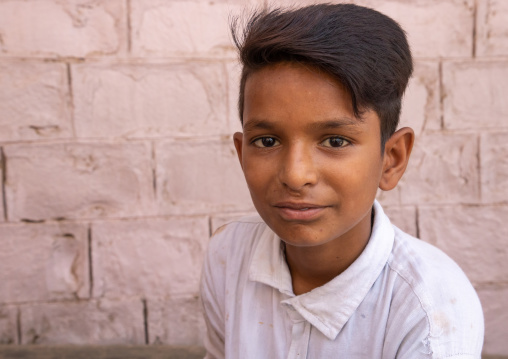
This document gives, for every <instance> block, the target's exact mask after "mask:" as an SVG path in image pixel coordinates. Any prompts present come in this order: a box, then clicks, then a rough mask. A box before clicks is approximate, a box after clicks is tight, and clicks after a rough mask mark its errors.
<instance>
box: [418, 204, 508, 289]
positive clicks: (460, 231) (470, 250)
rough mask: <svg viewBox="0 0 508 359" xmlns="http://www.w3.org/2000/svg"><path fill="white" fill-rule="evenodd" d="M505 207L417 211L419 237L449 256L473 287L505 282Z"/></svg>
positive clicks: (507, 232) (507, 265) (507, 273)
mask: <svg viewBox="0 0 508 359" xmlns="http://www.w3.org/2000/svg"><path fill="white" fill-rule="evenodd" d="M507 218H508V206H485V207H483V206H471V207H470V206H465V207H458V206H449V207H436V208H434V207H433V208H420V210H419V224H420V236H421V238H422V239H423V240H425V241H427V242H430V243H432V244H435V245H436V246H438V247H439V248H441V249H442V250H444V251H445V252H446V253H447V254H448V255H450V256H451V257H452V258H453V259H454V260H455V261H456V262H457V263H458V264H459V265H460V267H461V268H462V269H463V270H464V272H465V273H466V274H467V276H468V277H469V279H470V280H471V281H472V282H473V283H476V284H477V283H494V282H506V281H508V262H507V261H506V258H507V256H508V249H507V248H506V238H507V236H508V227H507V226H506V219H507Z"/></svg>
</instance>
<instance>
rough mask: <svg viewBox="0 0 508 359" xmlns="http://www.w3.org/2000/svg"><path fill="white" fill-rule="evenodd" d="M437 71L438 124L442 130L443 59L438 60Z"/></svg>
mask: <svg viewBox="0 0 508 359" xmlns="http://www.w3.org/2000/svg"><path fill="white" fill-rule="evenodd" d="M438 73H439V112H440V126H441V130H444V128H445V124H444V98H445V96H446V94H445V93H444V84H443V60H439V66H438Z"/></svg>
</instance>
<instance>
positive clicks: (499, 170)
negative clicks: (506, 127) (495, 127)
mask: <svg viewBox="0 0 508 359" xmlns="http://www.w3.org/2000/svg"><path fill="white" fill-rule="evenodd" d="M480 161H481V163H480V167H481V194H482V201H483V202H486V203H492V202H506V201H508V131H507V132H501V133H484V134H483V135H482V137H481V140H480Z"/></svg>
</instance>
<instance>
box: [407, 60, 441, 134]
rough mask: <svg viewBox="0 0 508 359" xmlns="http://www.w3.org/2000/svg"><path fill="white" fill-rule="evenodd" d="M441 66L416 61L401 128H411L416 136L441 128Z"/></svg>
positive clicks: (434, 63)
mask: <svg viewBox="0 0 508 359" xmlns="http://www.w3.org/2000/svg"><path fill="white" fill-rule="evenodd" d="M439 92H440V90H439V65H438V63H436V62H424V61H415V64H414V72H413V77H412V78H411V79H410V80H409V85H408V88H407V90H406V93H405V94H404V98H403V102H402V112H401V115H400V125H399V127H411V128H412V129H413V130H414V131H415V134H416V136H420V135H421V134H422V133H423V132H424V131H426V130H439V129H440V128H441V113H440V106H439V96H440V93H439Z"/></svg>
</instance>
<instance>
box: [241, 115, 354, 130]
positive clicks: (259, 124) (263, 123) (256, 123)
mask: <svg viewBox="0 0 508 359" xmlns="http://www.w3.org/2000/svg"><path fill="white" fill-rule="evenodd" d="M362 123H363V121H362V120H361V119H352V118H350V117H339V118H333V119H329V120H324V121H318V122H314V123H311V124H310V125H309V130H310V131H320V130H321V131H323V130H333V129H337V128H344V127H352V128H354V127H358V126H360V125H361V124H362ZM276 127H277V126H276V125H275V124H274V123H273V122H271V121H268V120H264V119H250V120H249V121H247V122H246V123H245V124H244V126H243V130H244V132H248V131H254V130H258V129H259V130H273V129H275V128H276Z"/></svg>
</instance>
